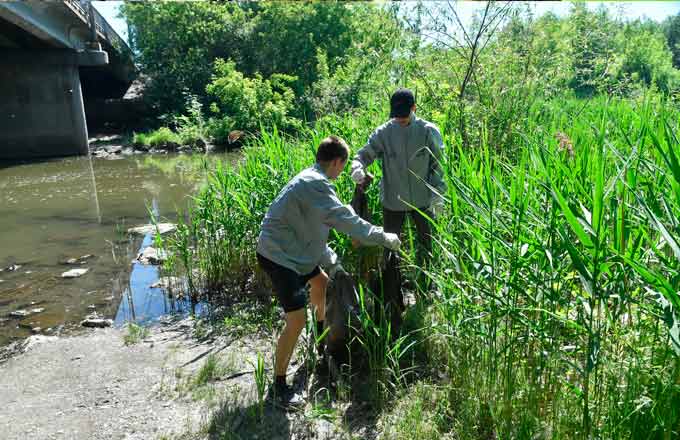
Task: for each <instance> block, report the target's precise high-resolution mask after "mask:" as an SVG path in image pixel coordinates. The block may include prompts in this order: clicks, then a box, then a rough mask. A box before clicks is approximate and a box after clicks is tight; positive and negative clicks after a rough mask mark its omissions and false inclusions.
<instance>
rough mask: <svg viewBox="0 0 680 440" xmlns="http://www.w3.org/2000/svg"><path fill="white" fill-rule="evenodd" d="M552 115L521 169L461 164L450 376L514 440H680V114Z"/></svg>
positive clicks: (439, 264)
mask: <svg viewBox="0 0 680 440" xmlns="http://www.w3.org/2000/svg"><path fill="white" fill-rule="evenodd" d="M541 104H542V105H541V106H540V107H539V106H537V107H536V108H534V109H533V110H534V113H533V114H532V117H531V118H530V120H529V124H527V127H526V132H525V133H523V143H522V145H520V146H518V149H517V151H516V152H514V153H515V154H513V156H514V157H512V158H508V157H507V156H505V157H504V155H502V154H496V153H494V152H493V146H492V145H487V144H485V143H482V145H480V146H479V148H476V149H474V150H466V151H461V150H458V151H454V152H452V154H450V155H449V160H448V162H447V164H446V168H447V170H446V173H447V176H448V179H449V187H448V194H447V199H448V203H449V209H450V215H448V216H444V217H442V218H440V219H439V221H438V223H437V225H436V226H437V237H438V239H437V241H438V244H439V246H438V250H437V253H438V258H434V259H433V261H434V262H435V267H433V268H432V269H431V271H430V276H431V277H432V279H433V281H434V283H435V285H436V286H437V289H438V291H439V292H441V294H442V299H441V301H435V302H434V309H435V311H434V314H435V315H436V321H437V325H436V326H435V330H434V334H435V335H434V336H436V339H438V340H439V341H441V344H439V346H440V348H441V345H443V346H445V347H446V349H445V350H443V351H442V350H440V351H439V352H438V353H439V357H440V361H441V362H443V363H445V365H447V367H446V369H447V370H448V374H449V375H450V377H451V378H452V381H453V383H454V386H455V388H456V389H458V390H459V391H460V392H461V393H463V394H464V395H465V397H466V398H474V399H479V400H480V401H481V402H482V403H483V404H484V405H488V406H489V409H490V413H491V417H492V421H493V424H494V429H495V430H496V432H498V433H499V434H500V435H501V436H502V437H505V438H673V437H676V436H677V435H678V432H679V430H680V409H678V408H680V363H679V362H678V357H677V355H678V347H679V345H678V344H677V336H676V337H675V342H674V341H673V338H674V336H673V334H674V332H677V327H678V324H677V323H678V321H679V317H680V313H679V312H678V308H677V305H678V302H679V301H680V297H678V289H679V287H680V286H679V282H680V278H679V277H678V275H679V274H678V262H679V258H680V252H678V251H680V247H678V240H679V239H680V228H678V220H677V218H678V217H677V215H678V212H679V210H680V198H679V197H678V195H679V193H678V182H680V180H679V179H678V178H679V177H680V173H678V171H680V167H678V157H677V146H678V141H677V138H676V136H677V133H678V130H679V129H680V125H678V122H677V121H678V119H677V112H670V111H669V110H668V106H666V105H665V103H663V102H656V101H654V100H651V99H648V100H646V101H643V102H640V103H637V104H634V103H630V102H623V101H607V100H605V99H597V100H592V101H590V102H589V107H588V108H587V109H585V110H584V109H583V108H580V109H579V108H578V107H579V106H580V104H581V103H579V102H569V103H567V104H566V105H565V103H549V102H548V103H541ZM558 106H559V107H558ZM483 139H484V138H483ZM674 329H675V330H674ZM480 408H481V406H480Z"/></svg>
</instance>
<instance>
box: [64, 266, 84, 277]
mask: <svg viewBox="0 0 680 440" xmlns="http://www.w3.org/2000/svg"><path fill="white" fill-rule="evenodd" d="M89 270H90V269H87V268H85V269H71V270H68V271H66V272H64V273H62V274H61V277H62V278H78V277H81V276H83V275H85V274H86V273H87V272H88V271H89Z"/></svg>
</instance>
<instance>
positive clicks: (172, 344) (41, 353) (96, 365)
mask: <svg viewBox="0 0 680 440" xmlns="http://www.w3.org/2000/svg"><path fill="white" fill-rule="evenodd" d="M124 334H125V331H124V330H120V329H99V330H96V331H93V332H91V333H89V334H86V335H81V336H73V337H63V338H57V337H45V336H34V337H32V338H29V339H28V340H27V341H26V342H25V345H26V346H25V347H24V349H25V352H24V353H23V354H19V355H16V356H14V357H12V358H10V359H9V360H8V361H6V362H5V363H3V364H1V365H0V408H1V410H0V412H2V417H0V420H1V421H2V423H1V425H2V428H1V429H2V433H3V434H2V436H1V437H2V438H4V439H85V438H87V439H151V438H159V437H161V436H162V435H164V434H171V433H173V432H184V431H186V428H187V427H189V428H191V426H192V425H195V424H197V422H198V421H199V420H200V416H201V411H202V408H201V406H202V405H196V404H195V403H194V402H191V401H187V400H186V399H174V398H172V397H173V396H172V395H171V394H170V393H167V392H166V391H167V389H170V387H172V386H174V382H175V381H176V380H177V378H175V377H174V371H176V369H177V368H180V367H182V365H185V364H186V363H188V362H190V361H191V360H193V359H194V358H196V357H197V356H200V355H201V354H203V353H204V352H206V350H209V349H211V348H213V349H214V348H215V346H216V345H215V343H214V342H213V344H200V343H196V342H195V341H193V340H190V339H189V338H187V337H186V327H185V326H183V325H181V324H180V325H175V326H172V327H169V328H157V329H153V330H152V332H151V334H150V335H149V337H148V338H146V339H145V340H144V341H143V342H139V343H137V344H134V345H129V346H126V345H124V342H123V337H124ZM197 365H200V362H194V363H193V364H189V365H187V366H185V367H184V368H185V369H187V370H188V371H190V370H191V369H194V368H196V366H197Z"/></svg>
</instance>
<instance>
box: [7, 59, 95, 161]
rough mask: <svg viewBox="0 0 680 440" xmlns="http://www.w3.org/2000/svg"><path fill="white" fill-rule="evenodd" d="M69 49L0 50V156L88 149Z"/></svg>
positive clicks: (22, 156) (75, 70) (48, 154)
mask: <svg viewBox="0 0 680 440" xmlns="http://www.w3.org/2000/svg"><path fill="white" fill-rule="evenodd" d="M80 61H82V60H80V59H79V55H78V53H76V52H74V51H72V50H40V51H31V52H24V51H21V50H16V51H15V50H6V51H2V54H0V96H2V97H3V99H1V100H0V159H28V158H37V157H51V156H68V155H76V154H87V153H88V140H87V139H88V138H87V125H86V123H85V111H84V106H83V95H82V90H81V87H80V74H79V71H78V65H79V62H80Z"/></svg>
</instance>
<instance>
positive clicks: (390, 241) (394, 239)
mask: <svg viewBox="0 0 680 440" xmlns="http://www.w3.org/2000/svg"><path fill="white" fill-rule="evenodd" d="M385 247H386V248H388V249H390V250H393V251H398V250H399V248H400V247H401V240H399V236H398V235H397V234H393V233H391V232H385Z"/></svg>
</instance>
